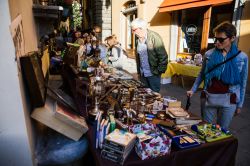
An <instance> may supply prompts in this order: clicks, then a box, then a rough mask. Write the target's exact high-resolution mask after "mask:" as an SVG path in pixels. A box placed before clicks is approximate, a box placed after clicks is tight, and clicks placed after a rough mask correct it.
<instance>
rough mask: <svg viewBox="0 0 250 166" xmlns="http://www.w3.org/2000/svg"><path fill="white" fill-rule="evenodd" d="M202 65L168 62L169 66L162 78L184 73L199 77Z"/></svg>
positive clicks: (184, 74)
mask: <svg viewBox="0 0 250 166" xmlns="http://www.w3.org/2000/svg"><path fill="white" fill-rule="evenodd" d="M200 70H201V67H200V66H195V65H186V64H180V63H176V62H170V63H168V67H167V70H166V72H165V73H163V74H162V75H161V77H162V78H166V77H172V76H173V75H175V74H177V75H183V76H190V77H197V76H198V74H199V73H200Z"/></svg>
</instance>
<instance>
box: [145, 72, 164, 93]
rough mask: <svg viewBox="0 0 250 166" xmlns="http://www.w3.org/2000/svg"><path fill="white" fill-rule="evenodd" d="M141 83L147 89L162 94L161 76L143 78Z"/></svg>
mask: <svg viewBox="0 0 250 166" xmlns="http://www.w3.org/2000/svg"><path fill="white" fill-rule="evenodd" d="M141 82H142V83H143V84H144V85H145V87H147V88H150V89H151V90H153V91H155V92H160V88H161V76H160V75H159V76H158V75H153V76H150V77H143V76H141Z"/></svg>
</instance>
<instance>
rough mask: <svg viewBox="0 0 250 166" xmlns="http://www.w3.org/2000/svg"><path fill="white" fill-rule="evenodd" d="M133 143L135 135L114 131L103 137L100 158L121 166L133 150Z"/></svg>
mask: <svg viewBox="0 0 250 166" xmlns="http://www.w3.org/2000/svg"><path fill="white" fill-rule="evenodd" d="M135 141H136V135H135V134H132V133H129V132H127V131H124V130H119V129H115V130H114V131H113V132H111V133H110V134H108V135H107V136H106V137H105V141H104V143H103V146H102V148H103V149H102V151H101V156H102V157H103V158H105V159H108V160H111V161H114V162H116V163H119V164H123V163H124V161H125V160H126V158H127V157H128V155H129V153H130V152H131V150H132V149H133V147H134V145H135Z"/></svg>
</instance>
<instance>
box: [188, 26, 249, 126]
mask: <svg viewBox="0 0 250 166" xmlns="http://www.w3.org/2000/svg"><path fill="white" fill-rule="evenodd" d="M213 32H214V36H215V38H214V44H215V48H213V49H210V50H208V51H207V52H206V53H205V57H204V59H205V60H204V61H203V64H202V68H201V71H200V74H199V75H198V77H197V78H196V80H195V82H194V84H193V87H192V89H191V90H190V91H187V95H188V96H190V97H191V96H192V95H193V93H194V92H196V91H197V89H198V87H199V85H200V84H201V82H202V81H203V80H204V91H202V94H201V108H202V109H201V111H202V112H201V113H202V117H203V119H204V120H205V121H207V122H208V123H217V124H219V125H220V126H221V127H223V128H224V129H228V128H229V125H230V123H231V120H232V118H233V116H234V114H235V115H237V114H239V113H240V111H241V108H242V105H243V102H244V97H245V91H246V85H247V76H248V56H247V55H246V54H245V53H244V52H242V51H239V49H238V48H237V46H236V44H235V39H236V28H235V26H234V25H232V24H231V23H229V22H223V23H221V24H219V25H218V26H217V27H215V29H214V30H213ZM202 101H204V102H202Z"/></svg>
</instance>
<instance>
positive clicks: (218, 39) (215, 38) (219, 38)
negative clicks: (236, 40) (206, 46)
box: [214, 37, 229, 43]
mask: <svg viewBox="0 0 250 166" xmlns="http://www.w3.org/2000/svg"><path fill="white" fill-rule="evenodd" d="M227 38H229V37H225V38H222V37H214V43H216V42H217V41H219V42H220V43H223V42H224V41H225V40H226V39H227Z"/></svg>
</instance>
